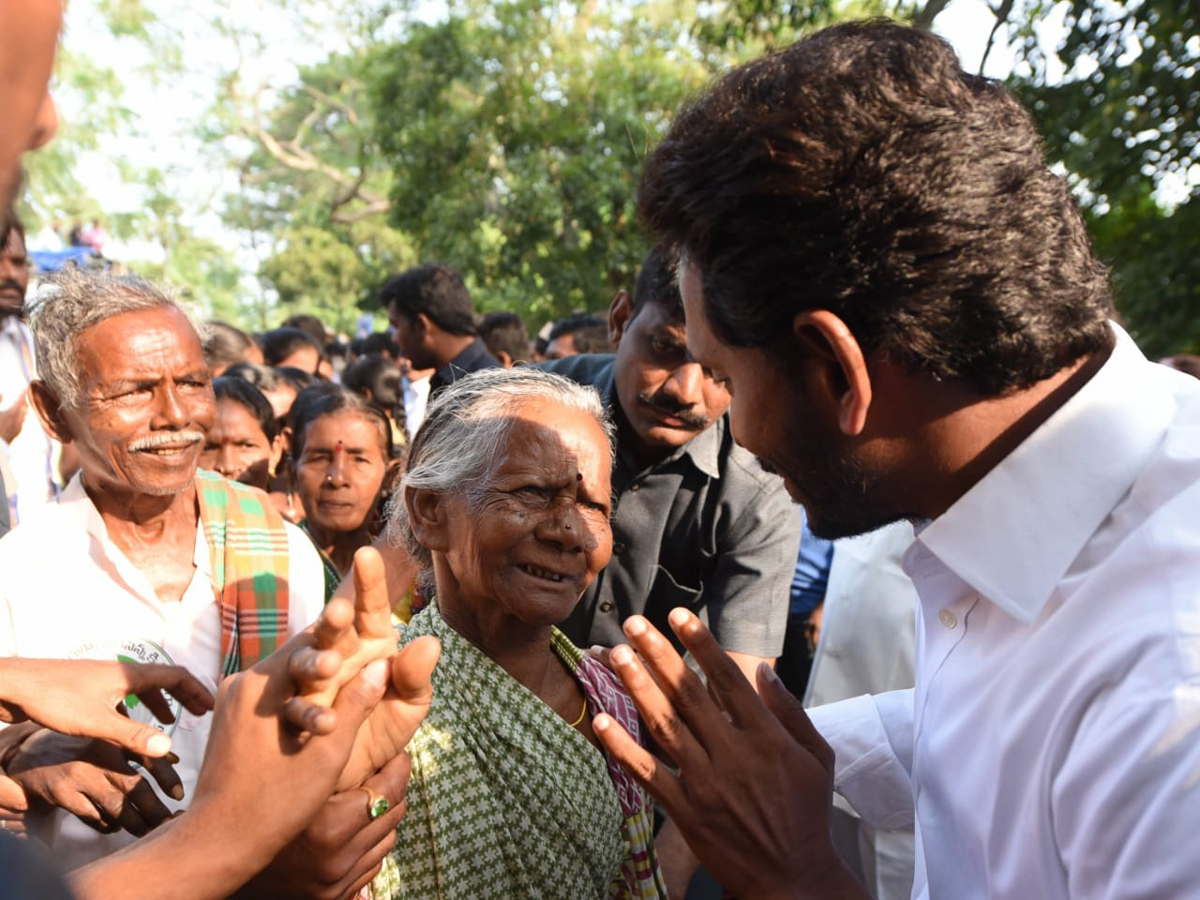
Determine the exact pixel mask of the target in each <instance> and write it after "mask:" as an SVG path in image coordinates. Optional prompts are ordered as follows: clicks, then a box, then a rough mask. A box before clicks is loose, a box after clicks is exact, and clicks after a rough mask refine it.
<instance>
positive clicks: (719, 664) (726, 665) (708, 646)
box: [638, 607, 767, 733]
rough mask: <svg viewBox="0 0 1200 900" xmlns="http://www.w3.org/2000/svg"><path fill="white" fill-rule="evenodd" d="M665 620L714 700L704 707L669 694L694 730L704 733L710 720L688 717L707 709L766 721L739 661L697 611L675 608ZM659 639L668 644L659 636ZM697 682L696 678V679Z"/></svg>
mask: <svg viewBox="0 0 1200 900" xmlns="http://www.w3.org/2000/svg"><path fill="white" fill-rule="evenodd" d="M667 620H668V621H669V622H670V623H671V629H672V630H673V631H674V632H675V634H677V635H678V636H679V640H680V641H682V642H683V646H684V647H685V648H687V651H688V652H689V653H691V654H692V657H693V658H694V659H695V660H696V662H697V663H699V664H700V668H701V669H702V670H703V671H704V677H705V678H706V679H707V684H708V689H709V690H710V691H712V695H713V697H715V699H716V703H713V702H712V698H709V703H708V705H707V708H705V705H704V704H696V705H693V704H692V703H691V702H690V700H691V698H690V697H688V698H678V697H672V699H673V700H674V701H675V704H676V706H677V707H678V708H679V711H680V713H681V714H682V715H683V717H684V719H685V721H687V722H688V723H689V724H691V725H692V726H693V728H695V729H697V731H698V733H699V732H700V731H701V730H704V733H707V731H706V729H707V727H708V726H709V725H710V723H709V722H707V721H703V722H702V721H699V720H698V721H695V722H693V721H692V718H691V716H699V717H704V716H707V713H708V710H709V709H715V710H717V711H718V714H720V712H719V711H720V710H724V711H726V712H728V713H729V715H730V716H731V717H732V719H733V721H734V722H737V723H741V724H748V723H751V722H755V723H757V724H761V723H762V722H763V721H765V719H766V717H767V713H766V709H765V707H764V706H763V705H762V703H761V702H760V700H759V698H758V696H757V695H756V694H755V691H754V688H753V686H751V684H750V682H749V681H747V680H746V676H745V675H744V674H743V673H742V670H741V669H740V668H738V664H737V663H736V662H734V661H733V660H732V659H731V658H730V656H729V654H728V653H726V652H725V651H724V650H723V649H722V648H721V645H720V644H718V643H717V639H716V638H715V637H713V635H712V632H711V631H709V630H708V628H706V627H705V625H704V623H703V622H701V621H700V619H699V618H697V617H696V614H695V613H693V612H691V610H688V609H684V608H683V607H676V608H675V609H673V610H671V614H670V615H669V616H668V619H667ZM659 640H661V641H662V642H663V643H667V642H666V641H665V639H663V638H661V637H660V638H659ZM668 646H669V645H668ZM638 652H639V653H640V652H641V647H638ZM647 664H648V665H650V660H647ZM652 668H653V667H652ZM698 681H699V679H697V682H698ZM722 719H723V720H725V717H724V715H722ZM725 721H727V720H725Z"/></svg>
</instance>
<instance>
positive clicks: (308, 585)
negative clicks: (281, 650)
mask: <svg viewBox="0 0 1200 900" xmlns="http://www.w3.org/2000/svg"><path fill="white" fill-rule="evenodd" d="M283 527H284V530H285V531H286V532H287V539H288V636H289V637H290V636H292V635H295V634H298V633H299V632H301V631H303V630H304V629H305V628H307V627H308V626H309V625H311V624H312V623H313V622H315V621H316V619H317V616H319V615H320V614H321V610H322V609H324V608H325V569H324V567H323V566H322V565H321V557H320V556H318V555H317V548H316V547H314V546H313V544H312V541H310V540H309V539H308V535H306V534H305V533H304V532H303V531H301V530H300V529H299V528H297V527H296V526H295V525H293V524H292V523H291V522H284V523H283Z"/></svg>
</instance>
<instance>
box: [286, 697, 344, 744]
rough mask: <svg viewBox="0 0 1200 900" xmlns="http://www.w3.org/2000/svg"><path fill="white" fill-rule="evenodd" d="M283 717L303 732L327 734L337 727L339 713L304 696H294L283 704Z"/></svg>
mask: <svg viewBox="0 0 1200 900" xmlns="http://www.w3.org/2000/svg"><path fill="white" fill-rule="evenodd" d="M283 719H284V721H285V722H287V723H288V724H289V725H291V726H292V727H293V728H294V729H296V730H297V731H299V732H301V733H304V732H308V733H311V734H319V735H327V734H330V733H331V732H332V731H333V730H334V729H335V728H336V727H337V713H335V712H334V711H333V710H332V709H330V708H329V707H328V706H323V705H321V704H320V703H312V702H310V701H308V700H306V699H305V698H304V697H292V698H290V699H289V700H288V701H287V702H286V703H285V704H283Z"/></svg>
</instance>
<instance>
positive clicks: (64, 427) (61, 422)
mask: <svg viewBox="0 0 1200 900" xmlns="http://www.w3.org/2000/svg"><path fill="white" fill-rule="evenodd" d="M29 402H30V403H32V404H33V409H34V412H36V413H37V417H38V418H39V419H41V420H42V427H43V428H45V429H46V433H47V434H49V435H50V436H51V437H52V438H54V439H55V440H56V441H58V442H59V443H60V444H69V443H71V441H73V440H74V439H75V435H74V433H72V431H71V426H70V425H69V424H67V420H66V417H65V416H64V415H63V411H62V404H61V403H59V402H58V398H57V397H56V396H54V393H53V392H52V391H51V390H50V388H48V387H46V383H45V382H44V381H40V380H38V379H36V378H35V379H34V380H33V381H31V382H29Z"/></svg>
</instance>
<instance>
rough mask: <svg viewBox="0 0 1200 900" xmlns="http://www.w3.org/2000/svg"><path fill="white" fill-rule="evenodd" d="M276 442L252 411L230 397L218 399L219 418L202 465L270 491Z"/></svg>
mask: <svg viewBox="0 0 1200 900" xmlns="http://www.w3.org/2000/svg"><path fill="white" fill-rule="evenodd" d="M272 450H273V447H272V443H271V441H270V440H269V439H268V438H267V436H266V434H265V433H264V432H263V430H262V426H261V425H260V424H259V422H258V419H256V418H255V417H254V414H253V413H251V412H250V410H248V409H246V407H245V406H243V405H242V404H241V403H238V402H237V401H236V400H231V399H229V398H228V397H226V398H224V399H221V400H218V401H217V417H216V420H215V421H214V422H213V425H212V428H210V429H209V430H208V440H207V441H205V443H204V451H203V452H202V453H201V454H200V468H202V469H211V470H212V471H214V472H217V473H219V474H221V475H224V476H225V477H226V478H231V479H233V480H234V481H240V482H242V484H249V485H252V486H254V487H256V488H261V489H263V490H266V487H267V481H268V479H269V477H270V470H271V462H272Z"/></svg>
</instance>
